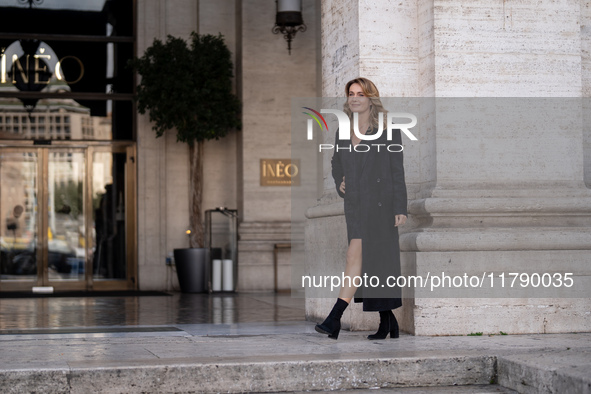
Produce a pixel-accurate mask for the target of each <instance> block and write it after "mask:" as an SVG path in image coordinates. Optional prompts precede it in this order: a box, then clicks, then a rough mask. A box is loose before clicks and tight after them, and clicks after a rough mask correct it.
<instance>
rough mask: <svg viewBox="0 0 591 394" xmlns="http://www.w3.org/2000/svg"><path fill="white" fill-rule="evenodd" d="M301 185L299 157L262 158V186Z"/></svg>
mask: <svg viewBox="0 0 591 394" xmlns="http://www.w3.org/2000/svg"><path fill="white" fill-rule="evenodd" d="M299 185H300V160H299V159H294V160H292V159H261V186H299Z"/></svg>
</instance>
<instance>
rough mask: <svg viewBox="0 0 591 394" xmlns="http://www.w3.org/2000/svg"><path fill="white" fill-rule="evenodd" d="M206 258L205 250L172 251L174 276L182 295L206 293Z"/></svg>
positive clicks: (206, 251) (207, 255) (207, 254)
mask: <svg viewBox="0 0 591 394" xmlns="http://www.w3.org/2000/svg"><path fill="white" fill-rule="evenodd" d="M208 257H209V253H208V250H207V249H205V248H189V249H175V250H174V263H175V265H176V274H177V276H178V278H179V285H180V286H181V291H182V292H183V293H206V292H207V282H208V281H207V271H208V270H207V263H208V260H209V259H208Z"/></svg>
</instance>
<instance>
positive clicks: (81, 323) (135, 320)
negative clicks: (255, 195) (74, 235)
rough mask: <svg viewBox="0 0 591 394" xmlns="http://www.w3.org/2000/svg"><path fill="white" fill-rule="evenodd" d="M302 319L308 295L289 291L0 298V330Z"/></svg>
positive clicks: (263, 321)
mask: <svg viewBox="0 0 591 394" xmlns="http://www.w3.org/2000/svg"><path fill="white" fill-rule="evenodd" d="M303 320H305V312H304V300H303V299H301V298H292V297H291V296H290V295H288V294H271V293H263V294H254V293H253V294H249V293H241V294H240V295H238V294H221V295H208V294H183V293H173V294H172V295H171V296H142V297H80V298H69V297H52V298H8V299H7V298H0V331H1V330H8V329H33V328H35V329H36V328H58V327H59V328H64V327H101V326H128V325H129V326H146V325H174V324H235V323H249V322H260V323H265V322H287V321H303Z"/></svg>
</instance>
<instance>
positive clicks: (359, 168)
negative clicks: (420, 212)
mask: <svg viewBox="0 0 591 394" xmlns="http://www.w3.org/2000/svg"><path fill="white" fill-rule="evenodd" d="M376 132H377V130H375V129H373V130H371V131H370V132H368V134H375V133H376ZM386 134H387V133H386V132H385V131H384V132H383V133H382V135H381V136H380V137H379V138H378V139H376V140H373V141H361V144H365V145H369V146H370V147H371V148H370V150H369V151H368V152H356V151H355V150H354V149H353V145H352V141H350V140H339V139H338V131H337V132H336V135H335V150H334V154H333V157H332V160H331V164H332V176H333V179H334V181H335V186H336V189H337V193H338V194H339V196H341V197H343V198H344V200H345V201H344V207H345V209H344V210H345V220H346V222H347V238H348V241H349V243H350V242H351V239H354V238H359V239H361V242H362V259H363V260H362V276H364V275H367V277H368V278H372V277H375V278H377V282H376V281H373V282H372V283H371V284H369V283H368V282H367V281H365V283H364V285H363V286H362V287H360V288H358V290H357V292H356V294H355V295H356V297H355V302H363V310H364V311H384V310H390V309H395V308H398V307H400V306H401V305H402V301H401V298H400V297H401V292H400V289H399V288H397V287H389V286H388V285H387V279H388V277H389V276H394V277H397V276H399V275H400V246H399V242H398V228H397V227H395V226H394V223H395V216H396V215H399V214H402V215H407V207H406V205H407V196H406V184H405V181H404V166H403V158H402V152H390V151H388V150H387V149H386V146H388V145H394V144H401V136H400V130H394V131H393V140H392V141H388V140H387V138H386V137H387V136H386ZM376 144H382V145H381V146H380V149H379V151H378V149H377V148H376V147H375V145H376ZM337 146H339V149H338V150H337ZM349 147H350V149H349ZM391 149H392V150H397V149H396V147H391ZM360 150H361V149H360ZM343 176H344V177H345V184H346V186H345V193H341V191H340V190H339V187H340V184H341V182H342V180H343ZM376 284H377V285H376ZM382 285H383V286H382Z"/></svg>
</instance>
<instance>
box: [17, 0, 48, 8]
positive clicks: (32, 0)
mask: <svg viewBox="0 0 591 394" xmlns="http://www.w3.org/2000/svg"><path fill="white" fill-rule="evenodd" d="M18 2H19V3H21V4H28V5H29V8H33V5H41V4H42V3H43V0H18Z"/></svg>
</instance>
